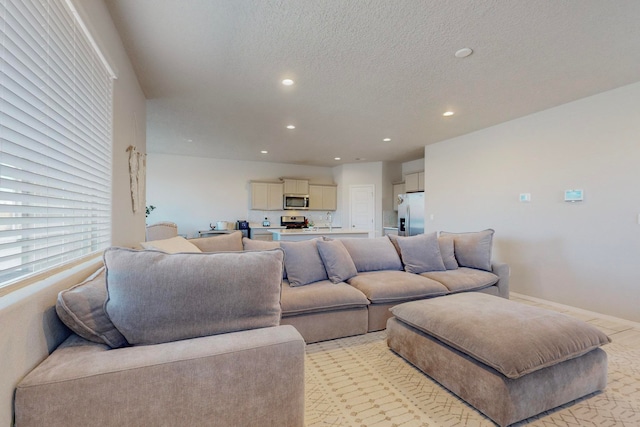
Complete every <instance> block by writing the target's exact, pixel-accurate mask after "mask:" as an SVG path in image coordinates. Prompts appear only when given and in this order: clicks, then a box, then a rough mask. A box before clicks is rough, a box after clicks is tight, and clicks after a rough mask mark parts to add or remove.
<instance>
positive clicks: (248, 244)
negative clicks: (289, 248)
mask: <svg viewBox="0 0 640 427" xmlns="http://www.w3.org/2000/svg"><path fill="white" fill-rule="evenodd" d="M242 246H243V248H244V250H245V251H268V250H271V249H276V248H279V247H280V242H274V241H272V240H254V239H249V238H248V237H243V238H242Z"/></svg>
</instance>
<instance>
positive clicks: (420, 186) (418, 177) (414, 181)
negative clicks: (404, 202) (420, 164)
mask: <svg viewBox="0 0 640 427" xmlns="http://www.w3.org/2000/svg"><path fill="white" fill-rule="evenodd" d="M404 186H405V188H404V191H405V192H406V193H415V192H417V191H424V172H416V173H410V174H407V175H405V176H404Z"/></svg>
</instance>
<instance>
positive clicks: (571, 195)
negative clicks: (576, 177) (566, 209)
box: [564, 190, 584, 202]
mask: <svg viewBox="0 0 640 427" xmlns="http://www.w3.org/2000/svg"><path fill="white" fill-rule="evenodd" d="M583 200H584V194H583V191H582V190H564V201H565V202H581V201H583Z"/></svg>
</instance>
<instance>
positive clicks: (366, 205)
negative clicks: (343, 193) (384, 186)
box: [349, 185, 375, 230]
mask: <svg viewBox="0 0 640 427" xmlns="http://www.w3.org/2000/svg"><path fill="white" fill-rule="evenodd" d="M374 192H375V187H374V186H373V185H352V186H350V187H349V205H350V209H349V227H350V228H351V229H358V230H373V229H374V228H375V195H374Z"/></svg>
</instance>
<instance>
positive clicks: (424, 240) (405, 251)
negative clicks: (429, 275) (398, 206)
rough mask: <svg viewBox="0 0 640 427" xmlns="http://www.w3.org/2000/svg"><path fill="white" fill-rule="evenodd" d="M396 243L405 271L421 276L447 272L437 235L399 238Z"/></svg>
mask: <svg viewBox="0 0 640 427" xmlns="http://www.w3.org/2000/svg"><path fill="white" fill-rule="evenodd" d="M396 241H397V243H398V247H399V248H400V255H401V256H402V263H403V264H404V269H405V271H407V272H409V273H416V274H419V273H424V272H425V271H443V270H445V267H444V263H443V262H442V256H441V255H440V246H439V245H438V235H437V233H435V232H433V233H429V234H417V235H415V236H406V237H404V236H397V237H396Z"/></svg>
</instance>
